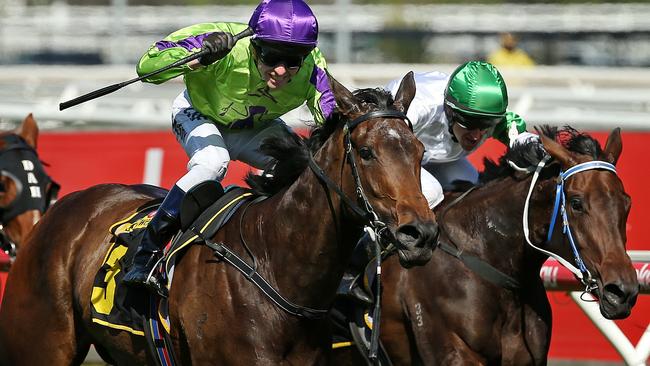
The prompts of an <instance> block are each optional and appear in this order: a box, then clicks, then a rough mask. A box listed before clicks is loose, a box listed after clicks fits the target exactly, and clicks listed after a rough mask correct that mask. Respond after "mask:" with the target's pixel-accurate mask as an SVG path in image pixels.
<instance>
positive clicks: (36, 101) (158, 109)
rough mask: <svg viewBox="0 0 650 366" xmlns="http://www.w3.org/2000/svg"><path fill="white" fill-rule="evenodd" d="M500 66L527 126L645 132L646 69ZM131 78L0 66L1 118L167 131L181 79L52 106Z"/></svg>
mask: <svg viewBox="0 0 650 366" xmlns="http://www.w3.org/2000/svg"><path fill="white" fill-rule="evenodd" d="M453 67H454V65H422V64H418V65H406V64H384V65H375V64H367V65H366V64H332V65H330V72H331V73H332V75H334V77H336V78H337V79H338V80H339V81H340V82H342V83H343V84H344V85H346V86H348V87H349V88H360V87H377V86H383V85H385V84H386V83H387V82H388V81H389V80H392V79H394V78H399V77H402V76H403V75H404V74H406V72H408V71H410V70H414V71H429V70H441V71H446V72H450V71H451V70H452V69H453ZM502 71H503V74H504V77H505V78H506V81H507V82H508V85H509V92H510V93H509V94H510V100H511V101H510V106H511V109H513V110H515V111H517V112H518V113H520V114H522V115H523V117H524V118H525V119H526V120H527V121H528V122H529V123H530V124H541V123H550V124H570V125H572V126H574V127H576V128H581V129H591V130H594V129H595V130H602V129H610V128H611V127H612V126H620V127H622V128H624V129H625V130H649V129H650V69H634V68H595V67H591V68H586V67H548V66H546V67H542V66H540V67H536V68H533V69H530V70H516V69H513V70H508V69H503V70H502ZM134 76H135V70H134V67H132V66H105V65H104V66H85V67H84V66H71V67H45V66H33V65H30V66H5V67H3V72H2V73H0V120H4V122H5V123H7V122H11V121H14V122H15V121H19V120H22V118H23V117H24V116H25V115H27V114H28V113H32V112H33V113H34V114H35V115H36V117H37V118H38V119H39V121H43V128H44V129H56V128H78V129H84V128H85V129H88V128H93V129H101V128H120V129H122V128H139V129H142V128H153V129H163V128H167V127H168V126H169V123H170V122H169V111H170V105H171V102H172V100H173V99H174V97H175V96H176V95H177V94H178V93H180V92H181V91H182V90H183V84H182V83H181V81H180V79H175V80H172V81H170V82H167V83H165V84H162V85H150V84H134V85H130V86H128V87H125V88H123V89H121V90H119V91H117V92H115V93H113V94H110V95H107V96H104V97H101V98H98V99H95V100H92V101H89V102H86V103H84V104H81V105H79V106H76V107H73V108H70V109H68V110H66V111H63V112H60V111H59V110H58V103H60V102H62V101H65V100H68V99H71V98H74V97H76V96H79V95H81V94H84V93H87V92H90V91H92V90H95V89H98V88H101V87H103V86H106V85H110V84H114V83H116V82H120V81H123V80H128V79H131V78H133V77H134ZM285 119H286V120H287V122H289V123H290V124H294V125H301V124H302V123H303V122H304V121H307V120H310V116H309V113H308V112H307V110H306V108H303V109H298V110H296V111H294V112H292V113H290V114H289V115H287V116H286V118H285ZM0 127H3V128H10V127H11V126H10V125H3V126H0Z"/></svg>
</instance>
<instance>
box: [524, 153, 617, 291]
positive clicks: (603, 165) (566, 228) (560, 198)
mask: <svg viewBox="0 0 650 366" xmlns="http://www.w3.org/2000/svg"><path fill="white" fill-rule="evenodd" d="M550 159H551V156H549V155H546V156H545V157H544V158H543V159H542V160H541V161H540V162H539V164H537V168H536V169H535V173H534V174H533V179H532V180H531V182H530V189H529V190H528V196H527V197H526V203H525V204H524V215H523V226H524V236H525V237H526V242H527V243H528V245H530V246H531V247H533V248H534V249H536V250H538V251H540V252H542V253H544V254H546V255H548V256H550V257H553V258H555V259H556V260H557V261H558V262H560V264H562V265H563V266H564V267H566V268H567V269H568V270H570V271H571V272H573V273H574V274H575V275H576V277H578V278H579V279H580V281H581V282H582V284H583V285H585V287H586V288H585V292H591V291H592V290H594V289H595V288H596V287H597V284H596V280H595V279H593V278H592V277H591V273H589V270H588V269H587V267H586V266H585V264H584V261H583V260H582V257H581V256H580V252H579V251H578V247H577V246H576V243H575V240H574V238H573V234H572V233H571V227H570V225H569V217H568V216H567V213H566V207H565V204H566V195H565V193H564V182H565V181H566V180H567V179H568V178H569V177H570V176H572V175H574V174H577V173H580V172H584V171H586V170H593V169H604V170H609V171H610V172H612V173H614V174H616V167H615V166H614V165H613V164H611V163H608V162H605V161H600V160H594V161H588V162H584V163H580V164H577V165H575V166H572V167H571V168H569V169H567V170H566V171H564V172H562V171H561V172H560V175H559V176H558V181H557V185H556V188H555V204H554V206H553V212H552V214H551V223H550V226H549V230H548V237H547V238H546V242H545V243H548V242H550V241H551V237H552V236H553V229H554V228H555V222H556V220H557V217H558V213H561V215H562V233H563V234H564V235H566V236H567V238H568V239H569V245H570V246H571V250H572V252H573V258H574V261H575V263H576V264H577V266H578V267H577V268H576V266H574V265H573V264H571V263H570V262H569V261H567V260H565V259H564V258H562V257H560V256H559V255H557V254H555V253H552V252H550V251H548V250H545V249H542V248H540V247H538V246H536V245H535V244H533V243H532V242H531V241H530V238H529V228H528V207H529V203H530V197H531V196H532V193H533V188H534V187H535V183H536V182H537V179H538V178H539V173H540V172H541V171H542V169H543V168H544V166H545V165H546V163H547V162H548V161H549V160H550Z"/></svg>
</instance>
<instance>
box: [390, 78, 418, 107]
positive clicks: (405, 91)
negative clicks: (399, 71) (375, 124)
mask: <svg viewBox="0 0 650 366" xmlns="http://www.w3.org/2000/svg"><path fill="white" fill-rule="evenodd" d="M414 97H415V78H414V77H413V71H409V72H408V74H406V75H404V78H402V82H401V83H400V84H399V89H397V94H395V103H394V104H395V107H397V109H398V110H399V111H401V112H402V113H406V112H407V111H408V109H409V106H410V105H411V101H413V98H414Z"/></svg>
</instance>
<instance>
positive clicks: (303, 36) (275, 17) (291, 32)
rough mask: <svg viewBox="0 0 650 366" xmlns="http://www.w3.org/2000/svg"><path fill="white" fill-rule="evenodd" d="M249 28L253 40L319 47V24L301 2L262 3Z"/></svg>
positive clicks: (278, 0) (306, 6)
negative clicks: (252, 33)
mask: <svg viewBox="0 0 650 366" xmlns="http://www.w3.org/2000/svg"><path fill="white" fill-rule="evenodd" d="M248 25H249V26H250V27H251V28H252V29H253V31H254V32H255V34H254V35H253V37H252V38H253V39H257V40H261V41H271V42H282V43H290V44H296V45H301V46H308V47H311V48H313V47H316V44H317V43H318V21H317V20H316V16H314V13H313V12H312V11H311V9H310V8H309V5H307V4H306V3H305V2H304V1H302V0H263V1H262V2H261V3H260V4H259V5H258V6H257V8H256V9H255V12H253V16H252V17H251V19H250V20H249V21H248Z"/></svg>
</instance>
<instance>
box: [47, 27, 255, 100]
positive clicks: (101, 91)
mask: <svg viewBox="0 0 650 366" xmlns="http://www.w3.org/2000/svg"><path fill="white" fill-rule="evenodd" d="M252 35H253V30H252V29H251V28H246V29H245V30H244V31H242V32H241V33H237V34H235V35H234V36H233V40H234V42H237V41H239V40H240V39H242V38H244V37H248V36H252ZM208 53H209V52H208V51H207V50H201V51H199V52H197V53H194V54H191V55H189V56H187V57H185V58H183V59H181V60H178V61H176V62H174V63H173V64H170V65H167V66H165V67H163V68H161V69H158V70H156V71H153V72H150V73H148V74H146V75H142V76H140V77H137V78H135V79H131V80H127V81H123V82H121V83H117V84H113V85H109V86H106V87H103V88H101V89H97V90H95V91H92V92H90V93H88V94H84V95H82V96H80V97H77V98H74V99H71V100H68V101H67V102H63V103H59V110H60V111H62V110H64V109H67V108H70V107H73V106H75V105H77V104H81V103H84V102H87V101H89V100H92V99H95V98H99V97H101V96H104V95H106V94H110V93H112V92H114V91H117V90H120V89H122V88H123V87H125V86H127V85H129V84H133V83H135V82H136V81H140V80H143V79H146V78H148V77H151V76H154V75H157V74H160V73H161V72H163V71H167V70H169V69H171V68H174V67H177V66H180V65H184V64H186V63H188V62H190V61H192V60H196V59H198V58H201V57H202V56H204V55H206V54H208Z"/></svg>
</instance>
